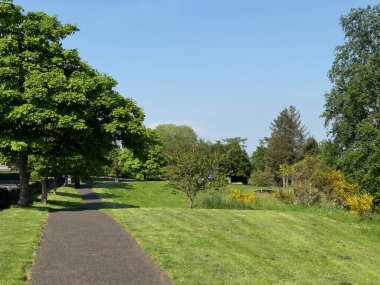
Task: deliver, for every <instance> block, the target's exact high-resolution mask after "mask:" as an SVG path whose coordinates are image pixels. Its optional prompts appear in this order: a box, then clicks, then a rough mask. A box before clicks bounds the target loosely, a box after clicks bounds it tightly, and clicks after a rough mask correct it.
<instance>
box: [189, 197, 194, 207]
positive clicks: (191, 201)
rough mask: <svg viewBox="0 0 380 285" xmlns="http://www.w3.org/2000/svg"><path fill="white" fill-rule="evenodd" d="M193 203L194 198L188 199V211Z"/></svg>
mask: <svg viewBox="0 0 380 285" xmlns="http://www.w3.org/2000/svg"><path fill="white" fill-rule="evenodd" d="M193 202H194V198H192V197H189V207H190V209H192V208H193Z"/></svg>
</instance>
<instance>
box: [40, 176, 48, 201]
mask: <svg viewBox="0 0 380 285" xmlns="http://www.w3.org/2000/svg"><path fill="white" fill-rule="evenodd" d="M41 188H42V194H41V203H44V204H46V202H47V196H48V180H47V178H44V179H42V180H41Z"/></svg>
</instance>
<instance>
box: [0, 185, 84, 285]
mask: <svg viewBox="0 0 380 285" xmlns="http://www.w3.org/2000/svg"><path fill="white" fill-rule="evenodd" d="M49 200H50V201H49V203H48V204H46V205H44V204H41V203H39V202H34V203H33V205H32V206H30V207H27V208H20V207H17V206H13V207H11V208H9V209H5V210H0V284H4V285H5V284H6V285H10V284H12V285H13V284H23V283H24V282H25V281H27V279H28V278H29V269H30V267H31V265H32V264H33V260H34V252H35V250H36V248H37V246H38V244H39V241H40V238H41V234H42V230H43V227H44V225H45V222H46V219H47V217H48V210H49V209H63V208H71V207H78V206H80V205H81V204H82V199H81V198H80V196H79V195H78V194H77V193H76V191H75V189H73V188H70V187H62V188H59V189H58V192H57V194H56V195H54V194H49Z"/></svg>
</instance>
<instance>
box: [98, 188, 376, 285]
mask: <svg viewBox="0 0 380 285" xmlns="http://www.w3.org/2000/svg"><path fill="white" fill-rule="evenodd" d="M163 185H164V184H163V182H160V183H158V184H156V183H154V182H150V183H140V184H134V185H133V184H132V185H129V186H128V187H127V188H124V189H120V186H123V185H121V184H107V187H106V188H107V189H105V186H104V184H100V185H98V187H103V188H102V189H95V190H96V191H99V192H107V193H108V194H107V195H105V196H108V199H109V201H111V200H112V199H114V201H117V202H119V203H121V202H123V203H127V204H128V203H129V204H133V205H134V206H139V207H141V208H136V209H132V208H131V209H107V210H106V211H107V212H108V213H109V214H110V215H112V216H113V217H114V218H115V219H116V220H118V221H119V222H120V223H121V224H122V225H124V226H125V227H126V229H127V230H128V231H130V232H131V233H132V234H133V235H134V236H135V237H136V239H137V240H138V242H139V243H140V244H141V245H142V246H143V247H144V249H145V250H146V251H147V252H149V253H150V254H151V255H152V257H153V258H154V259H155V260H156V261H157V262H158V263H159V264H160V265H161V266H162V268H164V269H165V270H166V271H167V272H168V273H169V275H170V276H171V277H172V278H173V280H174V281H175V283H176V284H349V283H353V284H380V268H379V267H378V264H380V247H379V238H380V235H379V233H380V229H379V228H380V226H379V223H378V222H361V221H359V220H358V219H357V218H355V217H351V216H349V215H348V214H347V213H343V212H339V211H333V212H331V213H329V212H328V211H326V210H325V209H312V210H307V209H302V208H301V209H298V211H291V210H287V211H282V210H280V208H278V209H277V210H275V211H267V210H259V211H238V210H205V209H193V210H189V209H186V208H180V204H179V203H180V202H179V201H177V200H178V199H184V200H185V202H184V205H186V197H185V196H183V195H179V194H177V195H173V196H174V197H171V196H170V195H171V194H170V192H171V190H168V188H166V187H164V188H163V189H161V190H160V187H161V186H163ZM124 187H125V186H124ZM239 187H243V188H244V186H239ZM117 188H119V190H116V189H117ZM122 188H123V187H122ZM112 189H115V191H114V190H112ZM244 189H248V190H249V191H252V190H254V189H253V188H244ZM244 189H243V190H244ZM114 192H115V193H117V194H115V196H113V194H112V193H114ZM137 192H140V193H139V194H137ZM134 193H136V195H137V197H138V198H136V195H135V194H134ZM150 194H152V196H150ZM139 195H141V196H139ZM160 195H162V196H160ZM168 195H169V197H170V199H169V198H168V200H167V201H166V202H165V201H164V202H163V201H161V200H162V199H166V198H167V196H168ZM260 195H264V194H260ZM160 197H162V198H160ZM130 199H131V200H130ZM152 201H156V202H157V203H158V205H159V207H170V208H149V207H150V205H154V206H157V205H155V204H152ZM176 205H177V206H176ZM175 207H178V208H175ZM284 210H285V209H284Z"/></svg>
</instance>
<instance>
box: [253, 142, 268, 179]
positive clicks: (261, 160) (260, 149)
mask: <svg viewBox="0 0 380 285" xmlns="http://www.w3.org/2000/svg"><path fill="white" fill-rule="evenodd" d="M266 149H267V147H266V145H265V141H264V140H260V144H259V145H258V146H257V148H256V150H255V151H254V152H253V153H252V156H251V166H252V171H253V172H256V171H264V170H265V168H266V161H265V152H266Z"/></svg>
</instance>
